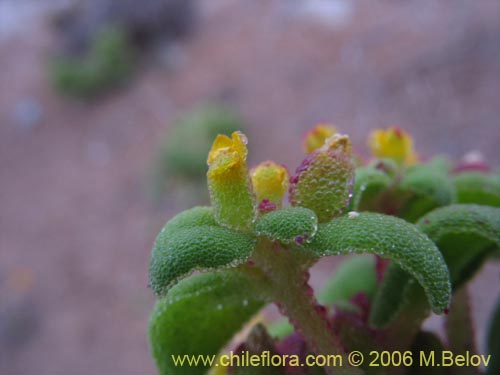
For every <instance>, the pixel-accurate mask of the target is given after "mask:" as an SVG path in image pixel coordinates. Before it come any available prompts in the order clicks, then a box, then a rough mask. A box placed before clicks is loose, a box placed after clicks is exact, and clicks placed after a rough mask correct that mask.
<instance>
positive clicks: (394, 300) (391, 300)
mask: <svg viewBox="0 0 500 375" xmlns="http://www.w3.org/2000/svg"><path fill="white" fill-rule="evenodd" d="M413 283H415V279H413V278H412V277H411V276H410V274H409V273H408V272H406V271H405V270H403V269H402V268H401V267H400V266H398V265H397V264H394V263H391V264H390V265H389V267H387V270H386V271H385V273H384V278H383V280H382V283H381V284H380V287H379V288H378V290H377V293H376V294H375V298H374V300H373V304H372V308H371V310H370V325H371V326H373V327H376V328H385V327H387V326H388V325H389V324H390V323H391V322H393V321H394V319H395V318H396V317H397V316H398V314H399V313H400V311H401V310H402V309H403V307H404V306H406V304H407V303H408V299H409V297H408V296H409V290H410V288H412V287H413Z"/></svg>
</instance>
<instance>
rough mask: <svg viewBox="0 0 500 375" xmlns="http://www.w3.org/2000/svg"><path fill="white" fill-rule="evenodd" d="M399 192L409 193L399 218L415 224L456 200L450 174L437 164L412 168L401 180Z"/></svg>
mask: <svg viewBox="0 0 500 375" xmlns="http://www.w3.org/2000/svg"><path fill="white" fill-rule="evenodd" d="M399 190H401V191H402V192H403V193H409V195H408V196H407V198H406V201H405V202H404V204H403V206H402V207H401V209H400V212H399V213H398V216H400V217H402V218H404V219H405V220H407V221H411V222H414V221H416V220H417V219H418V218H419V217H421V216H422V215H424V214H425V213H427V212H429V211H431V210H433V209H434V208H437V207H440V206H446V205H449V204H452V203H454V202H455V200H456V192H455V186H454V185H453V184H452V182H451V181H450V179H449V176H448V173H447V172H446V171H443V169H442V168H439V167H438V165H436V163H430V164H419V165H416V166H414V167H412V168H411V169H410V170H409V171H408V172H407V173H406V174H405V175H404V176H403V179H402V180H401V183H400V185H399Z"/></svg>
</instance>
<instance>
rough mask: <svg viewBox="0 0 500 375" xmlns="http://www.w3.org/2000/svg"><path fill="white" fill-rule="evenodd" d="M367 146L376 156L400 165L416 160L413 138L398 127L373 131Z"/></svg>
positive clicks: (412, 162)
mask: <svg viewBox="0 0 500 375" xmlns="http://www.w3.org/2000/svg"><path fill="white" fill-rule="evenodd" d="M368 146H369V147H370V149H371V152H372V154H373V155H374V156H376V157H377V158H389V159H392V160H394V161H395V162H397V163H398V164H400V165H411V164H414V163H415V162H416V161H417V154H416V153H415V150H414V149H413V139H412V138H411V136H410V135H409V134H408V133H407V132H405V131H404V130H402V129H400V128H398V127H391V128H388V129H377V130H375V131H373V132H372V133H371V134H370V138H369V139H368Z"/></svg>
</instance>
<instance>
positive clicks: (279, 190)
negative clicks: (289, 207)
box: [250, 161, 289, 211]
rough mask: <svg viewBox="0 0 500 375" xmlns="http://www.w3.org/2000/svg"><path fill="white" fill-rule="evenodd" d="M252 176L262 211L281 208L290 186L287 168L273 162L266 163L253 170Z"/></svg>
mask: <svg viewBox="0 0 500 375" xmlns="http://www.w3.org/2000/svg"><path fill="white" fill-rule="evenodd" d="M250 176H251V178H252V185H253V190H254V192H255V194H256V196H257V203H258V204H259V208H260V209H261V211H267V210H269V209H271V208H272V209H276V208H280V207H281V204H282V202H283V196H284V195H285V192H286V191H287V190H288V185H289V177H288V172H287V170H286V168H285V167H283V166H281V165H278V164H276V163H275V162H273V161H265V162H263V163H260V164H259V165H258V166H257V167H255V168H253V169H252V171H251V173H250Z"/></svg>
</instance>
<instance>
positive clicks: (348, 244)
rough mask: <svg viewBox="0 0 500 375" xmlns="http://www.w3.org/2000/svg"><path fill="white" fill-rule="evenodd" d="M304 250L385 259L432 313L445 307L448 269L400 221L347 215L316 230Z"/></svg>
mask: <svg viewBox="0 0 500 375" xmlns="http://www.w3.org/2000/svg"><path fill="white" fill-rule="evenodd" d="M307 248H308V249H309V250H310V251H312V252H313V253H315V254H316V255H317V256H320V257H321V256H328V255H340V254H349V253H353V252H354V253H371V254H377V255H379V256H380V257H382V258H388V259H390V260H392V261H393V262H395V263H396V264H398V265H400V266H401V267H402V268H403V269H404V270H406V271H407V272H409V273H410V274H411V275H412V276H413V277H415V279H417V281H418V282H419V283H420V284H421V285H422V287H423V288H424V290H425V292H426V295H427V298H428V300H429V303H430V305H431V307H432V309H433V311H434V312H436V313H442V312H443V311H444V310H445V309H446V308H447V307H448V305H449V302H450V296H451V284H450V279H449V273H448V269H447V267H446V263H445V262H444V259H443V257H442V255H441V253H440V252H439V250H438V249H437V247H436V245H434V243H433V242H432V241H431V240H430V239H429V238H428V237H427V236H426V235H425V234H423V233H422V232H420V231H419V230H418V228H417V227H416V226H414V225H412V224H410V223H408V222H406V221H404V220H402V219H399V218H396V217H393V216H387V215H382V214H377V213H371V212H362V213H350V214H349V215H348V216H344V217H340V218H338V219H336V220H333V221H331V222H329V223H326V224H322V225H320V226H319V227H318V231H317V232H316V235H315V236H314V237H313V239H312V240H311V242H310V243H309V244H308V245H307Z"/></svg>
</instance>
